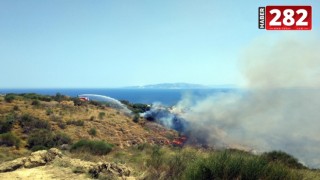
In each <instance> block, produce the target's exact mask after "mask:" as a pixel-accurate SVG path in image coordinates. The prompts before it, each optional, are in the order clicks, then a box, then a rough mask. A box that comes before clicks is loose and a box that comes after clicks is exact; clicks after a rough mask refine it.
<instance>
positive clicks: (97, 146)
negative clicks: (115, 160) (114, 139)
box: [71, 139, 112, 155]
mask: <svg viewBox="0 0 320 180" xmlns="http://www.w3.org/2000/svg"><path fill="white" fill-rule="evenodd" d="M111 150H112V145H111V144H109V143H107V142H104V141H90V140H84V139H83V140H80V141H78V142H76V143H75V144H73V145H72V147H71V151H85V152H89V153H91V154H93V155H104V154H108V153H109V152H111Z"/></svg>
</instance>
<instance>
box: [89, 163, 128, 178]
mask: <svg viewBox="0 0 320 180" xmlns="http://www.w3.org/2000/svg"><path fill="white" fill-rule="evenodd" d="M89 173H90V174H91V175H92V177H94V178H98V177H99V175H103V176H104V175H112V176H118V177H123V176H130V174H131V169H129V168H128V167H126V166H125V165H122V164H116V163H108V162H99V163H97V164H96V165H94V166H93V167H92V168H91V169H90V170H89Z"/></svg>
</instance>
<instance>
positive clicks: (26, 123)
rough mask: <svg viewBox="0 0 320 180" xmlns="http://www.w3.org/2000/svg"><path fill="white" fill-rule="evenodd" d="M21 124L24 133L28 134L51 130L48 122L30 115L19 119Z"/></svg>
mask: <svg viewBox="0 0 320 180" xmlns="http://www.w3.org/2000/svg"><path fill="white" fill-rule="evenodd" d="M19 124H20V126H21V127H22V129H23V132H24V133H28V132H30V131H32V130H34V129H48V130H50V129H51V125H50V124H49V122H48V121H45V120H40V119H38V118H35V117H32V116H30V115H28V114H25V115H23V116H21V117H20V118H19Z"/></svg>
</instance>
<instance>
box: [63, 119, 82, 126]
mask: <svg viewBox="0 0 320 180" xmlns="http://www.w3.org/2000/svg"><path fill="white" fill-rule="evenodd" d="M67 125H75V126H84V121H83V120H69V121H67Z"/></svg>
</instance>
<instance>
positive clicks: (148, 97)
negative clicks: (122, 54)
mask: <svg viewBox="0 0 320 180" xmlns="http://www.w3.org/2000/svg"><path fill="white" fill-rule="evenodd" d="M230 91H234V89H227V88H226V89H94V88H90V89H83V88H82V89H0V94H7V93H17V94H19V93H37V94H42V95H55V94H57V93H61V94H63V95H67V96H71V97H77V96H78V95H81V94H98V95H104V96H108V97H112V98H115V99H118V100H127V101H129V102H131V103H144V104H153V103H161V104H163V105H167V106H173V105H175V104H177V103H178V102H179V101H180V100H182V98H183V97H184V96H187V95H192V96H194V97H198V98H201V97H206V96H211V95H214V94H217V93H226V92H230Z"/></svg>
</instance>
